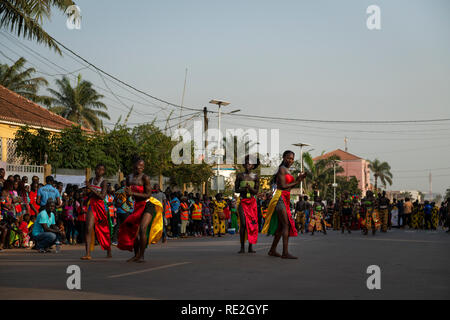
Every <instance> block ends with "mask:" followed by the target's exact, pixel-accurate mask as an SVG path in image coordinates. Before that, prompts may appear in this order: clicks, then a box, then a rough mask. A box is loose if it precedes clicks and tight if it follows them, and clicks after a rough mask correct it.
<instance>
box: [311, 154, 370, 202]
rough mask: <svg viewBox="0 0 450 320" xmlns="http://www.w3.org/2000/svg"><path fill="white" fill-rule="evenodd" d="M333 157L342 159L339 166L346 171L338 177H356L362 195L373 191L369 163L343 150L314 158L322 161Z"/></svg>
mask: <svg viewBox="0 0 450 320" xmlns="http://www.w3.org/2000/svg"><path fill="white" fill-rule="evenodd" d="M331 156H338V157H339V158H340V159H341V162H340V163H339V166H341V167H342V168H343V169H344V172H342V173H339V174H338V175H339V176H344V177H347V178H350V177H352V176H354V177H356V179H357V180H358V182H359V188H360V189H361V190H362V194H363V196H364V195H365V194H366V191H367V190H370V189H371V185H370V169H369V161H367V160H365V159H363V158H360V157H358V156H355V155H354V154H351V153H348V152H346V151H343V150H341V149H337V150H334V151H331V152H328V153H325V154H323V155H321V156H319V157H316V158H314V159H313V160H314V161H317V160H320V159H326V158H329V157H331Z"/></svg>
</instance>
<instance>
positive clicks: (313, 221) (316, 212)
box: [308, 196, 327, 236]
mask: <svg viewBox="0 0 450 320" xmlns="http://www.w3.org/2000/svg"><path fill="white" fill-rule="evenodd" d="M324 211H325V206H324V204H323V202H322V199H321V198H320V197H319V196H315V197H314V204H313V206H312V210H311V213H310V220H309V225H308V230H309V231H310V232H311V235H312V236H313V235H314V231H323V234H327V226H326V224H325V220H324V215H323V213H324Z"/></svg>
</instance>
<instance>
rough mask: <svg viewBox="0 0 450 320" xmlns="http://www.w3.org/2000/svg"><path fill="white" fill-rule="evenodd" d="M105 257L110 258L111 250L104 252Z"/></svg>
mask: <svg viewBox="0 0 450 320" xmlns="http://www.w3.org/2000/svg"><path fill="white" fill-rule="evenodd" d="M106 258H108V259H110V258H112V254H111V251H108V252H107V253H106Z"/></svg>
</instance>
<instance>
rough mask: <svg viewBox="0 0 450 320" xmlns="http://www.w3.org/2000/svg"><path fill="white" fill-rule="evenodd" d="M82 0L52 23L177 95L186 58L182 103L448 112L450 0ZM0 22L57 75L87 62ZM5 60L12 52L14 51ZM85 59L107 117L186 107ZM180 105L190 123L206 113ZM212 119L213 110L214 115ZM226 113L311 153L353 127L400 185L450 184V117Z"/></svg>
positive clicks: (134, 77) (106, 64)
mask: <svg viewBox="0 0 450 320" xmlns="http://www.w3.org/2000/svg"><path fill="white" fill-rule="evenodd" d="M76 3H77V4H78V6H79V7H80V8H81V14H82V24H81V30H69V29H68V28H67V27H66V24H65V20H66V18H65V17H64V16H63V15H62V14H60V13H58V12H57V11H55V12H54V14H53V15H52V18H51V21H46V22H45V23H44V26H45V28H46V30H47V31H48V32H49V33H50V34H51V35H52V36H54V37H55V38H56V39H57V40H59V41H60V42H62V43H63V44H65V45H66V46H67V47H69V48H70V49H72V50H73V51H75V52H76V53H77V54H79V55H80V56H82V57H84V58H85V59H87V60H88V61H90V62H91V63H93V64H94V65H96V66H98V67H100V68H101V69H103V70H105V71H107V72H108V73H110V74H112V75H114V76H116V77H117V78H119V79H121V80H123V81H125V82H127V83H129V84H131V85H133V86H135V87H136V88H138V89H140V90H142V91H145V92H147V93H149V94H151V95H153V96H156V97H159V98H161V99H164V100H167V101H170V102H173V103H175V104H181V100H182V92H183V84H184V77H185V70H186V68H187V69H188V77H187V83H186V93H185V98H184V105H185V106H188V107H193V108H203V107H204V106H207V107H208V108H211V109H217V108H215V106H213V105H208V102H209V101H210V100H211V99H213V98H219V99H224V100H226V101H230V102H231V105H230V106H228V107H227V109H226V110H229V111H231V110H236V109H240V110H241V111H240V113H241V114H253V115H264V116H274V117H283V118H290V119H292V118H294V119H298V118H302V119H318V120H421V119H445V118H450V90H449V83H450V81H449V80H450V41H449V40H448V39H450V19H449V15H450V2H449V1H446V0H433V1H427V0H397V1H380V0H371V1H365V0H342V1H332V0H330V1H325V0H314V1H299V0H295V1H287V0H286V1H266V0H246V1H237V0H236V1H235V0H230V1H217V0H191V1H181V0H179V1H173V0H165V1H144V0H134V1H127V2H123V1H111V0H109V1H106V0H96V1H88V0H78V1H76ZM372 4H375V5H378V6H379V7H380V9H381V30H369V29H368V28H367V26H366V20H367V18H368V14H367V13H366V9H367V7H368V6H369V5H372ZM3 33H4V30H3V32H2V33H0V39H1V40H0V50H1V51H2V52H3V53H4V54H6V55H7V56H9V57H10V58H13V59H17V58H18V57H19V56H25V57H26V58H27V59H28V60H29V61H30V62H31V63H33V64H34V66H35V67H36V68H37V69H38V70H40V71H41V72H45V73H47V74H50V75H53V77H51V76H48V77H47V78H48V79H49V80H50V81H51V82H52V83H54V78H55V77H56V78H57V77H59V74H60V73H67V72H68V71H76V70H79V69H80V68H82V65H80V64H79V63H78V62H76V61H75V60H74V59H72V58H71V57H70V55H66V54H65V55H64V56H63V57H60V56H58V55H57V54H55V53H54V52H53V51H52V50H49V49H48V48H46V47H44V46H43V45H39V44H36V43H34V42H32V41H27V40H20V41H19V43H20V44H24V45H26V46H28V47H29V48H31V49H33V50H34V51H35V52H37V53H39V54H40V55H41V56H42V57H45V58H46V59H48V60H49V61H51V62H52V63H54V64H52V63H50V62H49V61H47V60H45V59H43V58H42V57H39V56H37V55H36V54H35V52H34V51H31V50H29V49H27V48H25V47H21V46H20V45H19V46H18V44H17V40H16V41H14V39H8V38H6V37H5V35H4V34H3ZM446 39H447V40H446ZM0 61H1V62H3V63H4V62H7V61H5V58H4V56H0ZM57 66H58V67H57ZM60 67H62V68H63V69H61V68H60ZM64 70H65V71H64ZM79 73H81V74H82V75H83V77H84V78H85V79H87V80H89V81H92V82H93V83H94V84H95V85H97V86H99V87H101V88H103V90H106V91H101V93H103V94H104V95H105V96H106V97H105V99H104V102H105V103H106V104H107V105H108V107H109V112H110V115H111V121H109V123H108V122H107V125H112V123H114V122H115V121H117V119H118V118H119V116H122V118H123V117H124V115H125V114H126V113H127V112H126V110H127V108H129V107H131V105H133V106H134V109H133V110H134V112H133V113H132V114H131V116H130V118H129V123H130V125H133V124H134V123H142V122H146V121H151V120H152V119H153V118H155V117H156V118H157V119H158V120H164V119H166V117H167V116H168V114H169V113H170V112H171V111H173V116H174V117H176V116H179V115H180V110H179V109H177V108H174V107H169V106H167V105H166V104H164V103H160V102H158V101H155V100H152V99H151V98H148V97H145V96H143V95H141V94H137V93H135V92H133V91H132V90H129V89H128V90H124V89H123V88H121V87H120V86H118V85H117V84H116V83H114V82H112V81H109V80H108V79H106V78H103V79H102V78H101V77H100V76H99V74H98V73H96V72H94V71H92V70H90V69H87V68H86V69H83V70H81V71H79ZM57 74H58V75H57ZM74 74H77V73H74ZM111 91H112V92H113V93H114V94H115V95H116V96H113V94H112V93H111ZM118 95H119V96H120V97H119V96H118ZM189 113H192V111H187V110H184V111H183V114H185V115H187V114H189ZM198 116H199V115H198ZM183 119H184V120H185V121H184V122H183V126H185V127H187V128H190V127H192V121H193V120H200V119H201V118H198V117H197V118H194V119H190V117H188V116H186V117H184V118H183ZM216 122H217V117H216V116H215V115H211V119H210V126H211V127H214V126H216ZM171 123H172V124H174V125H176V124H177V121H173V122H171ZM159 124H160V125H161V126H162V125H164V122H163V121H161V122H159ZM222 126H223V127H225V128H268V129H279V130H280V148H281V149H282V150H285V149H293V150H294V151H298V149H296V147H293V146H292V144H293V143H297V142H306V143H309V144H311V145H312V147H311V148H312V149H313V150H312V151H311V153H312V154H313V155H319V154H321V153H322V152H323V151H331V150H334V149H337V148H341V149H344V147H345V146H344V138H345V137H348V151H349V152H351V153H353V154H355V155H357V156H360V157H362V158H365V159H370V160H372V159H375V158H378V159H380V160H382V161H387V162H388V163H389V164H390V165H391V167H392V173H393V174H394V184H393V185H392V186H391V187H388V189H390V190H421V191H428V190H429V182H428V180H429V179H428V175H429V172H430V171H431V173H432V175H433V192H437V193H444V192H445V189H447V188H449V187H450V162H449V161H448V159H450V142H449V138H450V122H438V123H426V124H423V123H417V124H407V125H406V124H383V125H380V124H365V125H360V124H358V125H355V124H329V123H305V122H299V121H286V120H283V121H282V120H261V119H249V118H243V117H239V116H237V115H235V116H231V115H225V116H224V117H223V118H222ZM298 153H299V152H297V158H298Z"/></svg>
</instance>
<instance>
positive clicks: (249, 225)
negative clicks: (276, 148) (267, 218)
mask: <svg viewBox="0 0 450 320" xmlns="http://www.w3.org/2000/svg"><path fill="white" fill-rule="evenodd" d="M250 162H251V161H250V156H249V155H247V156H246V157H245V161H244V169H245V171H244V172H243V173H239V174H238V175H237V177H236V182H235V187H234V191H235V192H236V193H239V205H238V213H239V236H240V241H241V250H240V251H239V252H238V253H245V238H246V237H247V239H248V243H249V245H248V252H249V253H255V251H254V250H253V245H254V244H256V242H257V241H258V231H259V223H258V221H259V219H258V206H257V203H256V195H257V194H258V190H259V177H258V175H257V174H256V173H254V172H252V170H255V169H256V168H258V166H259V159H258V160H257V161H256V163H255V164H252V163H250ZM260 208H261V206H260Z"/></svg>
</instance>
